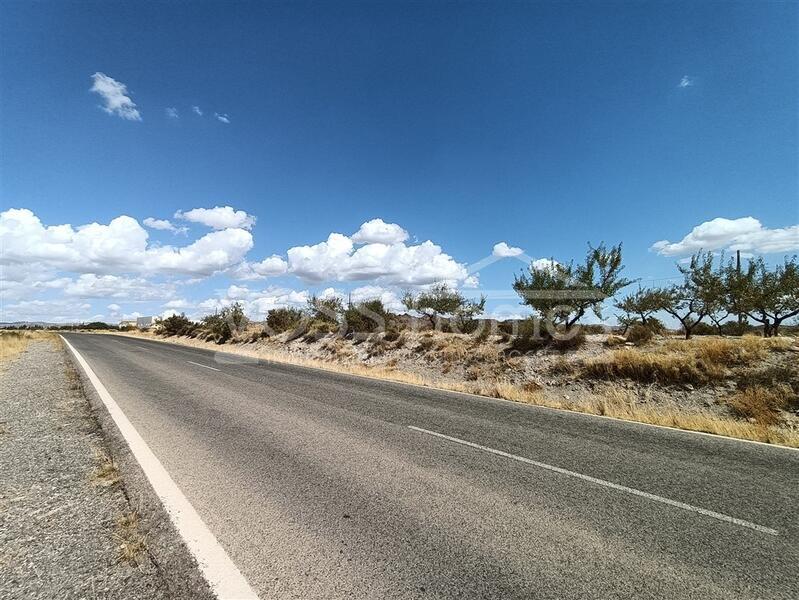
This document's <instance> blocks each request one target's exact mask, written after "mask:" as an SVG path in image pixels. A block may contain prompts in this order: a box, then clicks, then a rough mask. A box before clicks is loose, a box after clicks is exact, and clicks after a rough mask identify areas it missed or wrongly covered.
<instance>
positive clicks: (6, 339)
mask: <svg viewBox="0 0 799 600" xmlns="http://www.w3.org/2000/svg"><path fill="white" fill-rule="evenodd" d="M55 339H56V337H55V335H54V334H53V333H51V332H49V331H17V330H13V329H4V330H0V364H2V363H5V362H8V361H11V360H13V359H14V358H16V357H17V355H19V354H22V353H23V352H24V351H25V349H26V348H27V347H28V344H29V343H30V342H32V341H35V340H50V341H53V340H55Z"/></svg>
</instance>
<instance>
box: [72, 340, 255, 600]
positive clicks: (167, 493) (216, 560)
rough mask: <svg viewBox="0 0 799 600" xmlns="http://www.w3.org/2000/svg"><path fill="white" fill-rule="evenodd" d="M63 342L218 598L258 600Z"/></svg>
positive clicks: (88, 370) (90, 373) (99, 385)
mask: <svg viewBox="0 0 799 600" xmlns="http://www.w3.org/2000/svg"><path fill="white" fill-rule="evenodd" d="M61 339H63V340H64V343H65V344H66V345H67V347H68V348H69V349H70V350H71V351H72V353H73V354H74V355H75V358H76V359H77V361H78V363H79V364H80V366H81V367H82V368H83V370H84V372H85V373H86V376H87V377H88V378H89V381H91V383H92V385H93V386H94V389H95V390H97V394H98V395H99V396H100V399H101V400H102V401H103V404H105V406H106V408H107V409H108V412H109V414H110V415H111V418H112V419H114V423H116V426H117V428H118V429H119V432H120V433H121V434H122V437H124V438H125V441H126V442H127V443H128V446H129V447H130V451H131V452H132V453H133V456H134V457H135V458H136V460H137V461H138V462H139V465H140V466H141V468H142V470H143V471H144V474H145V475H146V476H147V479H148V480H149V481H150V485H152V486H153V490H155V493H156V495H157V496H158V497H159V498H160V500H161V502H162V503H163V505H164V508H165V509H166V511H167V513H168V514H169V517H170V518H171V519H172V523H173V524H174V525H175V528H176V529H177V530H178V532H179V533H180V536H181V537H182V538H183V541H184V542H185V543H186V546H187V547H188V548H189V551H190V552H191V553H192V555H193V556H194V558H195V559H196V561H197V564H198V565H199V566H200V570H201V571H202V574H203V576H204V577H205V579H206V581H207V582H208V585H209V586H210V587H211V590H212V591H213V592H214V593H215V594H216V596H217V598H219V599H220V600H258V595H257V594H256V593H255V592H254V591H253V589H252V588H251V587H250V584H248V583H247V580H246V579H245V578H244V575H242V574H241V571H239V569H238V567H236V565H235V564H234V563H233V561H232V560H231V559H230V557H229V556H228V554H227V552H225V549H224V548H222V546H221V545H220V544H219V542H218V541H217V539H216V537H215V536H214V534H213V533H211V531H210V530H209V529H208V526H207V525H206V524H205V523H204V522H203V520H202V518H200V515H199V514H197V511H196V510H194V507H193V506H192V505H191V503H190V502H189V501H188V499H187V498H186V496H184V495H183V492H181V491H180V488H178V486H177V484H176V483H175V482H174V480H173V479H172V477H171V476H170V475H169V473H168V472H167V471H166V469H165V468H164V466H163V465H162V464H161V461H159V460H158V458H157V457H156V456H155V454H153V451H152V450H150V447H149V446H148V445H147V442H145V441H144V439H143V438H142V437H141V435H139V432H138V431H136V429H135V428H134V427H133V424H132V423H131V422H130V421H129V420H128V418H127V417H126V416H125V413H123V412H122V409H121V408H120V407H119V405H118V404H117V403H116V401H114V399H113V398H112V397H111V394H109V393H108V390H106V389H105V386H104V385H103V384H102V382H101V381H100V380H99V379H98V377H97V375H95V374H94V371H92V368H91V367H90V366H89V364H88V363H87V362H86V359H84V358H83V356H81V355H80V353H79V352H78V351H77V350H75V348H73V347H72V344H70V343H69V342H68V341H67V340H66V339H64V337H63V336H62V338H61ZM200 366H204V365H200ZM209 368H210V367H209Z"/></svg>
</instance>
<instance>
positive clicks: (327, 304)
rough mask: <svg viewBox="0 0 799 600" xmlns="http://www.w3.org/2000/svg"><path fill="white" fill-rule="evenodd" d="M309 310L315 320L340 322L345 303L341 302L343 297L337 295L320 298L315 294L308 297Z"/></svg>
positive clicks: (331, 322) (332, 322)
mask: <svg viewBox="0 0 799 600" xmlns="http://www.w3.org/2000/svg"><path fill="white" fill-rule="evenodd" d="M308 311H309V312H310V313H311V319H313V320H314V321H320V322H324V323H330V324H338V322H339V319H340V318H341V315H342V314H343V313H344V304H343V303H342V302H341V298H339V297H337V296H332V297H330V298H319V297H318V296H316V295H315V294H314V295H313V296H311V297H310V298H309V299H308Z"/></svg>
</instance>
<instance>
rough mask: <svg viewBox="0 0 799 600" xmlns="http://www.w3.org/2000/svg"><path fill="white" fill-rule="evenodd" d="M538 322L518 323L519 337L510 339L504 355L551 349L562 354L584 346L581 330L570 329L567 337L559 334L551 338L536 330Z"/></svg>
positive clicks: (531, 320) (548, 334) (528, 320)
mask: <svg viewBox="0 0 799 600" xmlns="http://www.w3.org/2000/svg"><path fill="white" fill-rule="evenodd" d="M538 325H540V322H539V321H537V320H533V319H527V320H525V321H521V322H520V323H519V327H518V330H519V332H520V334H519V335H517V336H515V337H512V338H511V343H510V347H509V348H508V349H507V350H506V351H505V353H506V354H527V353H528V352H538V351H539V350H544V349H552V350H557V351H558V352H561V353H564V352H569V351H573V350H577V349H578V348H581V347H582V346H583V345H584V344H585V333H583V331H582V330H581V329H572V331H571V333H570V334H568V337H565V335H566V334H563V333H560V334H558V335H556V336H553V335H552V334H550V333H549V332H548V331H545V330H544V331H540V330H539V329H538Z"/></svg>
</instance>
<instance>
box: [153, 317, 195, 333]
mask: <svg viewBox="0 0 799 600" xmlns="http://www.w3.org/2000/svg"><path fill="white" fill-rule="evenodd" d="M155 326H156V329H157V330H158V333H160V334H162V335H167V336H172V335H187V334H188V332H189V331H190V330H191V329H193V328H194V326H195V325H194V323H193V322H192V321H191V320H189V319H188V318H187V317H186V315H185V314H183V313H180V314H179V315H172V316H169V317H167V318H166V319H156V321H155Z"/></svg>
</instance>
